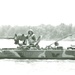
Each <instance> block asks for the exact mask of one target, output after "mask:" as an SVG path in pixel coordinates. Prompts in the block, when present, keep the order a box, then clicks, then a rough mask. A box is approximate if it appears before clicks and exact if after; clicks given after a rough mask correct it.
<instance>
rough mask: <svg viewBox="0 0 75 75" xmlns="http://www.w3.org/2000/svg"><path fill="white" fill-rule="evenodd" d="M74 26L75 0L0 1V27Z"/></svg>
mask: <svg viewBox="0 0 75 75" xmlns="http://www.w3.org/2000/svg"><path fill="white" fill-rule="evenodd" d="M60 23H65V24H71V23H72V24H73V25H75V0H0V25H12V26H13V25H40V24H51V25H59V24H60Z"/></svg>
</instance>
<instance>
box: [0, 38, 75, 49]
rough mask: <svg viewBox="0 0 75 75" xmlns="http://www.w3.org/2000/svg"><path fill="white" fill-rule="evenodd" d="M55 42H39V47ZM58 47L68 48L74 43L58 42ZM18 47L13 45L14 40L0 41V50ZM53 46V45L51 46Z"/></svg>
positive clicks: (74, 42) (74, 43)
mask: <svg viewBox="0 0 75 75" xmlns="http://www.w3.org/2000/svg"><path fill="white" fill-rule="evenodd" d="M54 42H55V41H44V40H42V41H40V43H39V45H40V47H43V48H45V47H46V46H48V45H50V44H52V43H54ZM58 43H59V46H63V47H64V48H67V47H70V46H71V45H75V41H59V42H58ZM17 46H18V45H15V44H14V40H11V39H9V40H8V39H0V48H16V47H17ZM52 46H54V44H53V45H52Z"/></svg>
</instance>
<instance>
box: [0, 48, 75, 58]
mask: <svg viewBox="0 0 75 75" xmlns="http://www.w3.org/2000/svg"><path fill="white" fill-rule="evenodd" d="M0 58H7V59H9V58H10V59H75V50H51V49H50V50H20V49H13V50H11V49H10V50H0Z"/></svg>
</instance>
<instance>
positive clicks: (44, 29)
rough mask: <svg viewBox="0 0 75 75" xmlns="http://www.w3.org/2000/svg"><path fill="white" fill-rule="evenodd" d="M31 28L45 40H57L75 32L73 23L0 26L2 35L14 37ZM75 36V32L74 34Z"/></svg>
mask: <svg viewBox="0 0 75 75" xmlns="http://www.w3.org/2000/svg"><path fill="white" fill-rule="evenodd" d="M29 29H33V31H34V33H35V34H36V36H37V37H38V36H39V35H41V36H42V39H44V40H56V39H60V38H62V37H64V36H68V35H69V34H72V33H74V32H75V26H72V24H69V25H66V24H64V23H61V24H60V25H57V26H53V25H50V24H49V25H44V24H41V25H38V26H11V25H1V26H0V37H10V36H11V37H13V36H14V35H15V34H25V35H27V32H28V30H29ZM73 37H75V34H73Z"/></svg>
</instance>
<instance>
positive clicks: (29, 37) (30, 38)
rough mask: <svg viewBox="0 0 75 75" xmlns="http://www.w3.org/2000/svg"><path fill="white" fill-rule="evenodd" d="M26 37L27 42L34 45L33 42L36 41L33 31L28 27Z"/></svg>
mask: <svg viewBox="0 0 75 75" xmlns="http://www.w3.org/2000/svg"><path fill="white" fill-rule="evenodd" d="M27 38H28V44H29V45H32V46H34V45H35V43H36V37H35V34H34V33H33V30H32V29H30V30H29V31H28V36H27Z"/></svg>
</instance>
